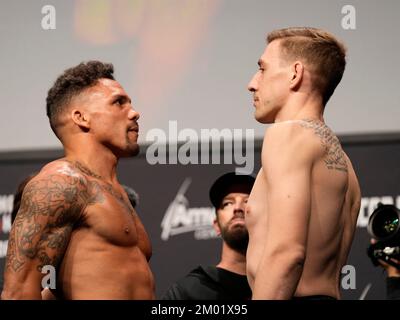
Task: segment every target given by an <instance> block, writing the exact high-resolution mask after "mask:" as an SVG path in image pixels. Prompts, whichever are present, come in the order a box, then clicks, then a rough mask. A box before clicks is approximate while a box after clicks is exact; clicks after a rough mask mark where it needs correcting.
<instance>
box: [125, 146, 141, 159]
mask: <svg viewBox="0 0 400 320" xmlns="http://www.w3.org/2000/svg"><path fill="white" fill-rule="evenodd" d="M139 151H140V147H139V145H138V144H136V145H134V146H129V147H128V148H127V149H126V150H124V151H123V152H122V154H121V158H129V157H134V156H137V155H138V154H139Z"/></svg>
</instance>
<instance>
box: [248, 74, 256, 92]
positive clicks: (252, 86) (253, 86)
mask: <svg viewBox="0 0 400 320" xmlns="http://www.w3.org/2000/svg"><path fill="white" fill-rule="evenodd" d="M247 90H249V91H250V92H254V91H256V90H257V74H255V75H254V76H253V78H251V80H250V82H249V84H248V85H247Z"/></svg>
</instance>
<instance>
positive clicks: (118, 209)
mask: <svg viewBox="0 0 400 320" xmlns="http://www.w3.org/2000/svg"><path fill="white" fill-rule="evenodd" d="M83 227H86V228H88V229H89V230H90V232H91V233H93V234H95V235H96V236H97V237H99V238H101V240H102V241H105V242H107V243H109V244H111V245H114V246H117V247H136V246H137V247H139V249H140V250H141V251H142V252H143V254H144V255H145V256H146V257H147V258H148V259H149V258H150V256H151V245H150V241H149V238H148V235H147V233H146V231H145V229H144V227H143V224H142V223H141V222H140V220H139V217H138V216H137V213H136V211H135V210H134V209H133V208H132V207H131V206H130V205H129V204H128V203H127V202H125V200H124V199H123V198H122V197H120V196H118V195H113V194H110V193H109V192H104V191H103V192H100V193H99V194H98V195H97V201H92V203H90V204H88V206H87V207H86V209H85V213H84V219H83Z"/></svg>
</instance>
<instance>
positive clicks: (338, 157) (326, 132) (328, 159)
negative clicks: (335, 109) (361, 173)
mask: <svg viewBox="0 0 400 320" xmlns="http://www.w3.org/2000/svg"><path fill="white" fill-rule="evenodd" d="M300 125H301V126H302V127H304V128H308V129H312V130H313V131H314V134H315V135H316V136H317V137H318V138H319V140H320V142H321V144H322V146H323V148H324V150H325V159H324V162H325V165H326V167H327V168H328V169H330V170H337V171H342V172H348V168H347V161H346V157H345V154H344V152H343V149H342V146H341V144H340V141H339V139H338V138H337V137H336V135H335V134H334V133H333V132H332V130H331V129H330V128H329V127H328V126H327V125H326V124H325V123H323V122H322V121H319V120H310V119H304V120H303V121H301V122H300Z"/></svg>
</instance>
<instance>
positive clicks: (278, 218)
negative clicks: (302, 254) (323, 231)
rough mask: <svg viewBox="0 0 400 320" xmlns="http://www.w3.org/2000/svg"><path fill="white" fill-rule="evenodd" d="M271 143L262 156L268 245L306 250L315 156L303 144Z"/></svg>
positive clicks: (297, 142) (290, 142)
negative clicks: (265, 187) (297, 246)
mask: <svg viewBox="0 0 400 320" xmlns="http://www.w3.org/2000/svg"><path fill="white" fill-rule="evenodd" d="M283 140H284V141H279V140H278V141H269V142H270V146H271V147H270V148H265V152H264V151H263V154H262V166H263V173H264V175H265V177H266V182H267V194H266V198H267V210H268V213H267V214H268V226H267V231H266V236H267V238H268V240H267V243H270V244H275V245H276V246H280V245H291V244H292V245H294V244H298V245H300V246H303V247H304V246H305V244H306V241H307V234H308V224H309V217H310V211H311V169H312V163H313V159H312V156H313V155H312V152H310V150H307V149H306V148H305V149H304V148H303V149H300V148H301V143H300V141H296V140H295V141H291V140H288V139H286V140H285V139H284V138H283Z"/></svg>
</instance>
